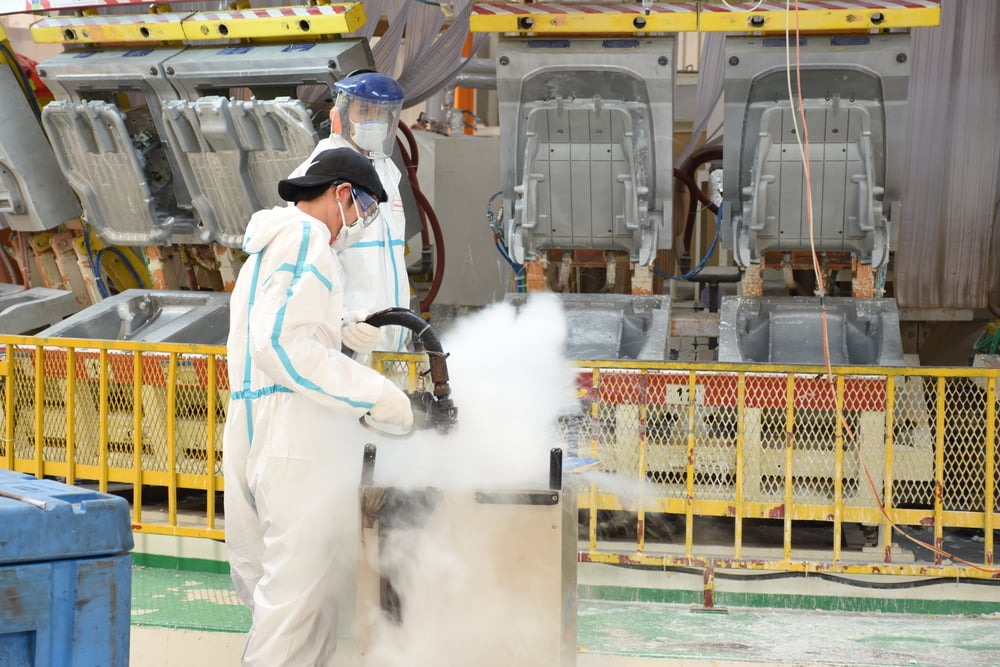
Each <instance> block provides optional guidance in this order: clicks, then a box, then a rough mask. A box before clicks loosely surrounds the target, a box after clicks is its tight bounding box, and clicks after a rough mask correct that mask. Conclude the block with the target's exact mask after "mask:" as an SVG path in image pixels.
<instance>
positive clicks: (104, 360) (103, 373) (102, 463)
mask: <svg viewBox="0 0 1000 667" xmlns="http://www.w3.org/2000/svg"><path fill="white" fill-rule="evenodd" d="M108 372H109V369H108V348H106V347H102V348H101V353H100V369H99V373H98V377H99V378H100V383H99V385H98V386H99V388H98V404H99V405H98V409H97V414H98V420H99V422H98V431H99V433H100V437H99V438H98V448H99V449H98V451H99V454H98V466H99V467H100V471H99V472H98V478H99V479H98V490H99V491H100V492H101V493H107V492H108V413H109V410H108V393H109V392H108Z"/></svg>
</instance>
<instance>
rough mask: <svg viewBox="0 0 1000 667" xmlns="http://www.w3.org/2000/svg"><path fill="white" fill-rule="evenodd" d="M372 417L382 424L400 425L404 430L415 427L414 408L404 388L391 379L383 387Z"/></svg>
mask: <svg viewBox="0 0 1000 667" xmlns="http://www.w3.org/2000/svg"><path fill="white" fill-rule="evenodd" d="M371 415H372V419H374V420H375V421H377V422H380V423H382V424H391V425H393V426H398V427H400V428H401V429H403V430H404V431H409V430H410V428H412V427H413V409H412V408H411V407H410V399H409V398H407V397H406V394H405V393H403V390H402V389H400V388H399V387H397V386H396V385H394V384H393V383H392V382H390V381H389V380H386V381H385V385H384V386H383V387H382V394H381V395H380V396H379V397H378V400H377V401H375V405H374V406H372V409H371Z"/></svg>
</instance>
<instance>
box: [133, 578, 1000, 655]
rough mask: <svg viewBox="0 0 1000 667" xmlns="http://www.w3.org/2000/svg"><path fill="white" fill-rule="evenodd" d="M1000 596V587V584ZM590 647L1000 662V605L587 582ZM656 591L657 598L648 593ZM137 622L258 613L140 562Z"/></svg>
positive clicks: (583, 605) (585, 633)
mask: <svg viewBox="0 0 1000 667" xmlns="http://www.w3.org/2000/svg"><path fill="white" fill-rule="evenodd" d="M997 591H998V598H1000V587H998V588H997ZM580 592H581V595H584V596H587V597H584V598H583V599H581V600H580V601H579V604H578V643H579V646H580V650H581V651H582V652H584V653H590V654H597V655H609V656H610V655H614V656H628V657H636V658H640V657H641V658H647V659H648V658H653V659H656V658H664V659H666V658H670V659H673V660H681V661H684V660H696V661H707V662H713V661H716V662H729V661H733V662H736V661H738V662H748V663H760V664H771V665H775V664H777V665H879V666H895V665H900V666H902V665H906V666H907V667H912V666H913V665H918V666H920V665H926V666H928V667H931V666H935V667H937V666H950V665H954V666H955V667H977V666H982V667H988V666H997V665H1000V614H997V613H991V614H966V615H947V616H935V615H927V614H890V613H872V612H866V613H858V612H844V611H824V610H819V609H812V610H801V609H799V610H792V609H759V608H749V607H730V608H729V609H728V611H726V612H724V613H723V612H712V613H705V612H698V611H694V610H693V609H692V608H691V606H690V605H688V604H681V603H677V602H663V601H643V596H632V598H631V599H630V600H628V601H626V600H623V599H621V598H620V596H619V597H618V599H595V598H597V597H605V598H615V597H616V596H615V595H613V594H612V593H614V592H615V591H614V590H613V589H610V588H601V587H588V586H581V587H580ZM618 592H622V591H618ZM647 600H648V598H647ZM132 623H133V625H137V626H153V627H168V628H180V629H188V630H202V631H216V632H236V633H243V632H246V630H247V629H248V628H249V625H250V614H249V613H248V612H247V610H246V609H245V608H244V607H243V606H242V605H241V604H240V602H239V600H238V599H237V598H236V595H235V593H234V592H233V590H232V586H231V584H230V582H229V576H228V575H227V574H218V573H204V572H191V571H184V570H170V569H161V568H155V567H139V566H137V567H134V568H133V577H132Z"/></svg>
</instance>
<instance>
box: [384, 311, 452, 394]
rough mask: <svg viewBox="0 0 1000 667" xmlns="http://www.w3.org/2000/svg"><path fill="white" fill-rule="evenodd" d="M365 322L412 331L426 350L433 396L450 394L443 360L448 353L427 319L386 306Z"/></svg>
mask: <svg viewBox="0 0 1000 667" xmlns="http://www.w3.org/2000/svg"><path fill="white" fill-rule="evenodd" d="M365 322H367V323H368V324H370V325H372V326H373V327H384V326H399V327H405V328H407V329H409V330H410V331H412V332H413V335H414V336H416V338H417V340H419V341H420V344H421V345H423V346H424V350H426V351H427V362H428V364H429V366H430V375H431V382H433V383H434V398H435V399H437V400H441V399H446V398H448V396H450V395H451V387H450V386H449V385H448V364H447V363H446V362H445V358H446V357H447V356H448V355H446V354H445V353H444V348H442V347H441V339H440V338H438V335H437V333H436V332H435V331H434V329H432V328H431V325H430V324H428V323H427V320H425V319H424V318H422V317H421V316H420V315H418V314H416V313H415V312H413V311H412V310H407V309H406V308H386V309H385V310H380V311H379V312H377V313H375V314H373V315H371V316H370V317H369V318H368V319H366V320H365Z"/></svg>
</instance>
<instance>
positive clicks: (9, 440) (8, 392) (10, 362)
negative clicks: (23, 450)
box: [0, 343, 17, 470]
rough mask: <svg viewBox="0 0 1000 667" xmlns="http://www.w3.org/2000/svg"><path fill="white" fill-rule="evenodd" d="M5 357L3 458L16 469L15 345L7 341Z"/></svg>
mask: <svg viewBox="0 0 1000 667" xmlns="http://www.w3.org/2000/svg"><path fill="white" fill-rule="evenodd" d="M4 353H5V358H4V359H3V361H2V362H0V364H2V368H3V378H4V381H3V386H4V394H3V414H4V419H3V458H4V468H6V469H7V470H13V469H14V392H15V390H16V387H15V380H14V375H15V373H14V369H15V367H16V366H17V364H16V363H15V361H14V346H13V345H12V344H10V343H7V344H6V345H5V346H4Z"/></svg>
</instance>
